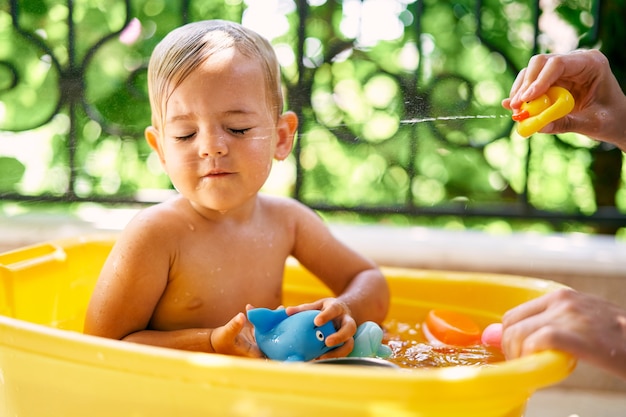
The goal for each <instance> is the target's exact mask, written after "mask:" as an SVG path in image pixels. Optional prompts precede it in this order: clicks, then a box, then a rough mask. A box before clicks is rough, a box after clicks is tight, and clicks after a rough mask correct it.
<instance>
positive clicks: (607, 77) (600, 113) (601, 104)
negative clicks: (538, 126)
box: [502, 50, 626, 151]
mask: <svg viewBox="0 0 626 417" xmlns="http://www.w3.org/2000/svg"><path fill="white" fill-rule="evenodd" d="M553 85H556V86H560V87H563V88H565V89H567V90H569V91H570V93H572V95H573V97H574V100H575V103H576V104H575V106H574V110H573V111H572V112H571V113H570V114H568V115H567V116H565V117H563V118H561V119H559V120H556V121H554V122H552V123H550V124H548V125H547V126H546V127H544V128H543V129H542V130H541V132H543V133H564V132H576V133H580V134H583V135H587V136H589V137H591V138H593V139H596V140H600V141H604V142H608V143H612V144H614V145H616V146H618V147H619V148H621V149H622V150H623V151H624V150H626V96H625V95H624V93H623V91H622V90H621V88H620V86H619V84H618V82H617V80H616V78H615V76H614V75H613V73H612V72H611V68H610V65H609V61H608V59H607V58H606V56H604V55H603V54H602V53H601V52H600V51H598V50H578V51H574V52H570V53H567V54H541V55H535V56H534V57H532V58H531V59H530V61H529V63H528V67H527V68H524V69H523V70H522V71H520V73H519V74H518V75H517V78H516V79H515V82H514V83H513V86H512V87H511V92H510V94H509V98H506V99H504V100H503V101H502V105H503V107H505V108H507V109H510V110H517V109H519V108H520V106H521V105H522V103H523V102H524V101H530V100H533V99H536V98H538V97H539V96H541V95H542V94H544V93H545V92H546V91H547V90H548V88H550V87H551V86H553Z"/></svg>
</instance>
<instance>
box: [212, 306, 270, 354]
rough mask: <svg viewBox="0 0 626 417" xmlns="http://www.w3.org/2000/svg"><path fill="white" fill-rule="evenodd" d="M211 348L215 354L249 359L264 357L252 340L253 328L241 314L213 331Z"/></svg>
mask: <svg viewBox="0 0 626 417" xmlns="http://www.w3.org/2000/svg"><path fill="white" fill-rule="evenodd" d="M211 346H213V351H214V352H215V353H223V354H227V355H236V356H248V357H251V358H262V357H264V356H263V354H262V353H261V350H260V349H259V347H258V346H257V344H256V340H255V338H254V326H252V324H251V323H250V322H249V321H248V319H247V318H246V315H245V314H243V313H239V314H237V315H236V316H235V317H233V318H232V319H231V320H230V321H229V322H228V323H226V324H225V325H224V326H221V327H217V328H215V329H213V332H212V333H211Z"/></svg>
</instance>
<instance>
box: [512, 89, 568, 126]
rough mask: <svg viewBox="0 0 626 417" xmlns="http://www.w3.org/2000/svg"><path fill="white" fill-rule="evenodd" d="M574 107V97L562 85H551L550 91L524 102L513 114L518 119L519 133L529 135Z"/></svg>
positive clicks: (514, 118)
mask: <svg viewBox="0 0 626 417" xmlns="http://www.w3.org/2000/svg"><path fill="white" fill-rule="evenodd" d="M573 108H574V97H573V96H572V94H571V93H570V92H569V91H567V90H566V89H564V88H562V87H556V86H555V87H550V88H549V89H548V92H547V93H546V94H544V95H542V96H540V97H539V98H537V99H535V100H531V101H527V102H525V103H523V104H522V107H521V109H520V111H519V112H518V113H515V114H513V120H515V121H517V122H518V124H517V133H519V134H520V135H522V136H524V137H528V136H530V135H532V134H533V133H536V132H538V131H540V130H541V129H543V128H544V127H545V126H546V125H548V123H551V122H553V121H555V120H557V119H560V118H561V117H563V116H566V115H567V114H569V112H571V111H572V109H573Z"/></svg>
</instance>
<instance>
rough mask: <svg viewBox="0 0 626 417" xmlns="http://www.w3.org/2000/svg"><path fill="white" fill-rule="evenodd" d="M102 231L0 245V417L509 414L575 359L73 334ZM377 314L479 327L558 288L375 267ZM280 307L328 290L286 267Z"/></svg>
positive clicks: (107, 243) (103, 244)
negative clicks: (427, 361) (317, 357)
mask: <svg viewBox="0 0 626 417" xmlns="http://www.w3.org/2000/svg"><path fill="white" fill-rule="evenodd" d="M114 239H115V236H89V237H84V238H78V239H65V240H59V241H53V242H49V243H43V244H40V245H35V246H31V247H26V248H23V249H20V250H16V251H12V252H8V253H5V254H1V255H0V416H1V417H4V416H11V417H12V416H20V417H51V416H59V417H74V416H75V417H86V416H88V417H100V416H103V417H104V416H106V417H124V416H128V417H131V416H132V417H139V416H150V417H159V416H163V417H165V416H167V417H173V416H185V417H192V416H203V417H206V416H254V417H258V416H272V417H277V416H289V417H294V416H331V415H336V416H343V417H345V416H381V417H382V416H384V417H389V416H419V417H459V416H464V417H519V416H521V415H523V411H524V408H525V404H526V401H527V399H528V398H529V397H530V396H531V395H532V393H533V392H534V391H535V390H537V389H539V388H542V387H545V386H548V385H551V384H554V383H556V382H558V381H560V380H562V379H563V378H565V377H566V376H567V375H568V374H569V373H570V372H571V371H572V369H573V368H574V366H575V361H574V360H573V359H572V358H571V357H570V356H568V355H566V354H563V353H560V352H554V351H546V352H542V353H539V354H534V355H531V356H528V357H525V358H522V359H517V360H512V361H507V362H501V363H497V364H495V365H492V366H483V367H478V366H473V367H470V366H459V367H451V368H438V369H435V368H432V369H400V370H398V369H390V368H377V367H357V366H346V365H334V366H321V365H313V364H309V363H280V362H270V361H264V360H258V359H247V358H237V357H230V356H225V355H217V354H203V353H190V352H183V351H177V350H171V349H164V348H156V347H151V346H143V345H137V344H132V343H126V342H120V341H114V340H107V339H102V338H98V337H93V336H87V335H83V334H81V333H80V330H81V329H82V325H83V317H84V314H85V310H86V306H87V303H88V300H89V297H90V294H91V291H92V290H93V286H94V284H95V281H96V279H97V276H98V273H99V269H100V267H101V265H102V263H103V262H104V259H105V257H106V256H107V254H108V253H109V251H110V249H111V246H112V244H113V242H114ZM384 272H385V274H386V276H387V278H388V280H389V284H390V286H391V291H392V307H391V310H390V315H389V317H392V318H395V319H398V320H406V321H415V320H418V319H420V320H421V319H422V318H423V317H425V315H426V312H427V311H428V310H430V309H432V308H447V309H453V310H457V311H460V312H464V313H468V314H471V315H472V317H474V318H476V319H477V320H478V321H479V322H480V323H481V324H483V325H484V324H486V323H489V322H492V321H497V320H498V319H499V318H500V317H501V315H502V313H503V312H504V311H506V310H507V309H508V308H510V307H512V306H514V305H517V304H519V303H521V302H523V301H526V300H528V299H531V298H534V297H537V296H539V295H541V294H543V293H545V292H548V291H552V290H554V289H556V288H559V287H560V285H559V284H556V283H553V282H550V281H545V280H538V279H531V278H522V277H514V276H504V275H493V274H476V273H472V274H469V273H450V272H437V271H421V270H409V269H391V268H385V269H384ZM285 275H286V276H285V304H294V303H301V302H304V301H309V300H311V299H313V298H316V297H320V296H321V295H325V294H327V290H326V289H325V288H324V287H323V286H321V285H320V284H319V283H318V282H317V280H315V278H313V277H311V276H310V275H309V274H308V273H307V272H306V271H305V270H303V269H302V268H300V267H298V265H296V264H291V263H290V264H288V266H287V268H286V274H285Z"/></svg>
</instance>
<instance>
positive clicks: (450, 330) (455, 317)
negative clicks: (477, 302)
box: [424, 310, 481, 346]
mask: <svg viewBox="0 0 626 417" xmlns="http://www.w3.org/2000/svg"><path fill="white" fill-rule="evenodd" d="M424 333H426V337H427V338H429V337H428V336H432V337H433V338H434V339H436V340H437V341H439V342H441V343H445V344H446V345H453V346H470V345H476V344H479V343H480V337H481V330H480V327H478V325H477V324H476V323H474V321H473V320H472V319H471V318H469V317H468V316H466V315H464V314H461V313H457V312H455V311H451V310H430V311H429V312H428V315H427V316H426V322H425V323H424Z"/></svg>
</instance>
